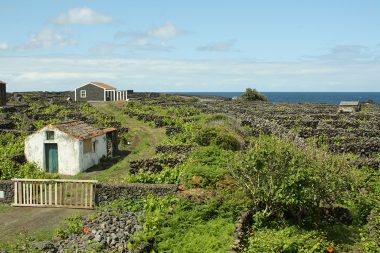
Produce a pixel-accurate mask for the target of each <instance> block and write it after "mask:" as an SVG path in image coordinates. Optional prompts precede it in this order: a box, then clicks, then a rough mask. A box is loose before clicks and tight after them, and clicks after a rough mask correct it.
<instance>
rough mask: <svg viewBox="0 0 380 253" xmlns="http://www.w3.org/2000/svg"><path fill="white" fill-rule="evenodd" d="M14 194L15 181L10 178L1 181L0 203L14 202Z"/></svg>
mask: <svg viewBox="0 0 380 253" xmlns="http://www.w3.org/2000/svg"><path fill="white" fill-rule="evenodd" d="M13 196H14V187H13V182H12V181H10V180H3V181H0V203H1V204H9V205H10V204H12V203H13Z"/></svg>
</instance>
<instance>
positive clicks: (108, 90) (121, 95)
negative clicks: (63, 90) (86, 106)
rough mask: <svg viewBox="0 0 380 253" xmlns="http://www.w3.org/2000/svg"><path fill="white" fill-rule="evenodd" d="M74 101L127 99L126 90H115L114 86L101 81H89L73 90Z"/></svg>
mask: <svg viewBox="0 0 380 253" xmlns="http://www.w3.org/2000/svg"><path fill="white" fill-rule="evenodd" d="M74 99H75V101H87V102H95V101H127V100H128V95H127V91H126V90H117V89H116V88H115V87H113V86H111V85H109V84H105V83H101V82H90V83H87V84H85V85H82V86H80V87H78V88H76V89H75V91H74Z"/></svg>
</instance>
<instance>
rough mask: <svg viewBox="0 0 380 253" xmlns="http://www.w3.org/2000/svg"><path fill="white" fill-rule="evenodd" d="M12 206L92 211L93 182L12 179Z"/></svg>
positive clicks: (93, 202) (93, 201)
mask: <svg viewBox="0 0 380 253" xmlns="http://www.w3.org/2000/svg"><path fill="white" fill-rule="evenodd" d="M12 181H13V182H14V203H13V206H32V207H66V208H84V209H93V208H94V205H95V184H96V183H97V181H95V180H64V179H54V180H52V179H19V178H15V179H12Z"/></svg>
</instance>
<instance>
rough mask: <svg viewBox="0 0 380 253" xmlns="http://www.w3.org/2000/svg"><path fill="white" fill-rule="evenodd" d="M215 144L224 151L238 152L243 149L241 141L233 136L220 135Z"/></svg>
mask: <svg viewBox="0 0 380 253" xmlns="http://www.w3.org/2000/svg"><path fill="white" fill-rule="evenodd" d="M214 143H215V144H216V145H217V146H219V147H220V148H222V149H224V150H233V151H237V150H239V149H240V148H241V144H240V142H239V140H238V139H237V138H236V137H235V136H233V135H232V134H228V133H226V134H219V135H218V136H217V137H216V138H215V141H214Z"/></svg>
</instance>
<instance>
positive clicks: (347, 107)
mask: <svg viewBox="0 0 380 253" xmlns="http://www.w3.org/2000/svg"><path fill="white" fill-rule="evenodd" d="M358 111H360V102H359V101H342V102H340V104H339V112H358Z"/></svg>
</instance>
